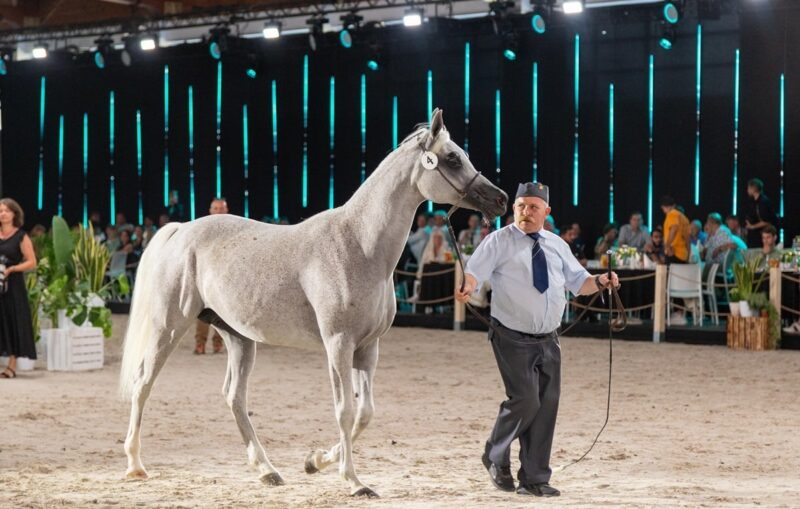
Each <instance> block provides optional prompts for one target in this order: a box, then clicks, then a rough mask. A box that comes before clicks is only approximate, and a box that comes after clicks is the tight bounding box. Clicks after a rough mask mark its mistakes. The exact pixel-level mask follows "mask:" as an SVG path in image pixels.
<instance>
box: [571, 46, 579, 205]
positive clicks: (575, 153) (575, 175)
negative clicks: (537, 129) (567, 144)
mask: <svg viewBox="0 0 800 509" xmlns="http://www.w3.org/2000/svg"><path fill="white" fill-rule="evenodd" d="M580 75H581V36H580V34H575V123H574V129H575V134H574V140H573V148H572V205H573V206H575V207H577V206H578V180H579V177H580V174H579V169H580V167H579V159H578V146H579V142H580V133H579V128H580V108H579V105H580V104H579V97H580V93H579V92H580Z"/></svg>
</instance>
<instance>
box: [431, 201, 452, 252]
mask: <svg viewBox="0 0 800 509" xmlns="http://www.w3.org/2000/svg"><path fill="white" fill-rule="evenodd" d="M446 221H447V212H445V211H444V210H437V211H435V212H434V213H433V226H432V227H431V230H433V231H436V230H439V231H441V232H442V235H444V240H446V241H447V244H448V245H450V246H452V245H453V244H455V239H454V238H452V237H451V236H450V230H449V229H448V228H447V224H445V223H446Z"/></svg>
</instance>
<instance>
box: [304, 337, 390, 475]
mask: <svg viewBox="0 0 800 509" xmlns="http://www.w3.org/2000/svg"><path fill="white" fill-rule="evenodd" d="M377 366H378V340H377V339H376V340H375V341H374V342H373V343H370V344H369V345H367V346H365V347H362V348H361V349H359V350H357V351H356V352H355V354H354V355H353V390H354V391H355V394H356V403H357V409H356V418H355V423H354V424H353V433H352V439H353V441H354V442H355V440H356V438H358V436H359V435H360V434H361V432H362V431H364V429H365V428H366V427H367V425H368V424H369V421H370V420H371V419H372V414H373V413H374V410H375V404H374V402H373V399H372V380H373V378H374V376H375V369H376V368H377ZM341 452H342V443H341V442H339V443H337V444H336V445H334V446H333V447H331V449H330V450H328V451H322V450H319V449H318V450H316V451H314V452H312V453H310V454H309V455H308V456H307V457H306V463H305V471H306V473H307V474H313V473H315V472H318V471H320V470H322V469H324V468H325V467H327V466H329V465H331V464H333V463H336V462H338V461H339V458H340V457H341Z"/></svg>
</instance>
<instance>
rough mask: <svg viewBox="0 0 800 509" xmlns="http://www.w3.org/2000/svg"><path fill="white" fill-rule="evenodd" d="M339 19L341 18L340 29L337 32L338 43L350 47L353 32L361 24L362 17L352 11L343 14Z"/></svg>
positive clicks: (351, 45)
mask: <svg viewBox="0 0 800 509" xmlns="http://www.w3.org/2000/svg"><path fill="white" fill-rule="evenodd" d="M340 19H341V20H342V30H341V31H340V32H339V44H341V45H342V47H344V48H347V49H350V48H352V47H353V35H354V32H356V31H358V29H359V28H360V26H361V20H363V19H364V18H363V17H362V16H359V15H358V14H356V12H355V11H353V12H350V13H348V14H345V15H344V16H342V17H341V18H340Z"/></svg>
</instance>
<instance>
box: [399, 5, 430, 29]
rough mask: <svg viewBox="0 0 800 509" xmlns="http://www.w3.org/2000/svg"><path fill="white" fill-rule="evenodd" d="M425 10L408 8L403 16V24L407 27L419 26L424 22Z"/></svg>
mask: <svg viewBox="0 0 800 509" xmlns="http://www.w3.org/2000/svg"><path fill="white" fill-rule="evenodd" d="M424 15H425V12H424V11H423V10H422V9H406V13H405V15H404V16H403V25H405V26H407V27H418V26H420V25H421V24H422V17H423V16H424Z"/></svg>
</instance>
